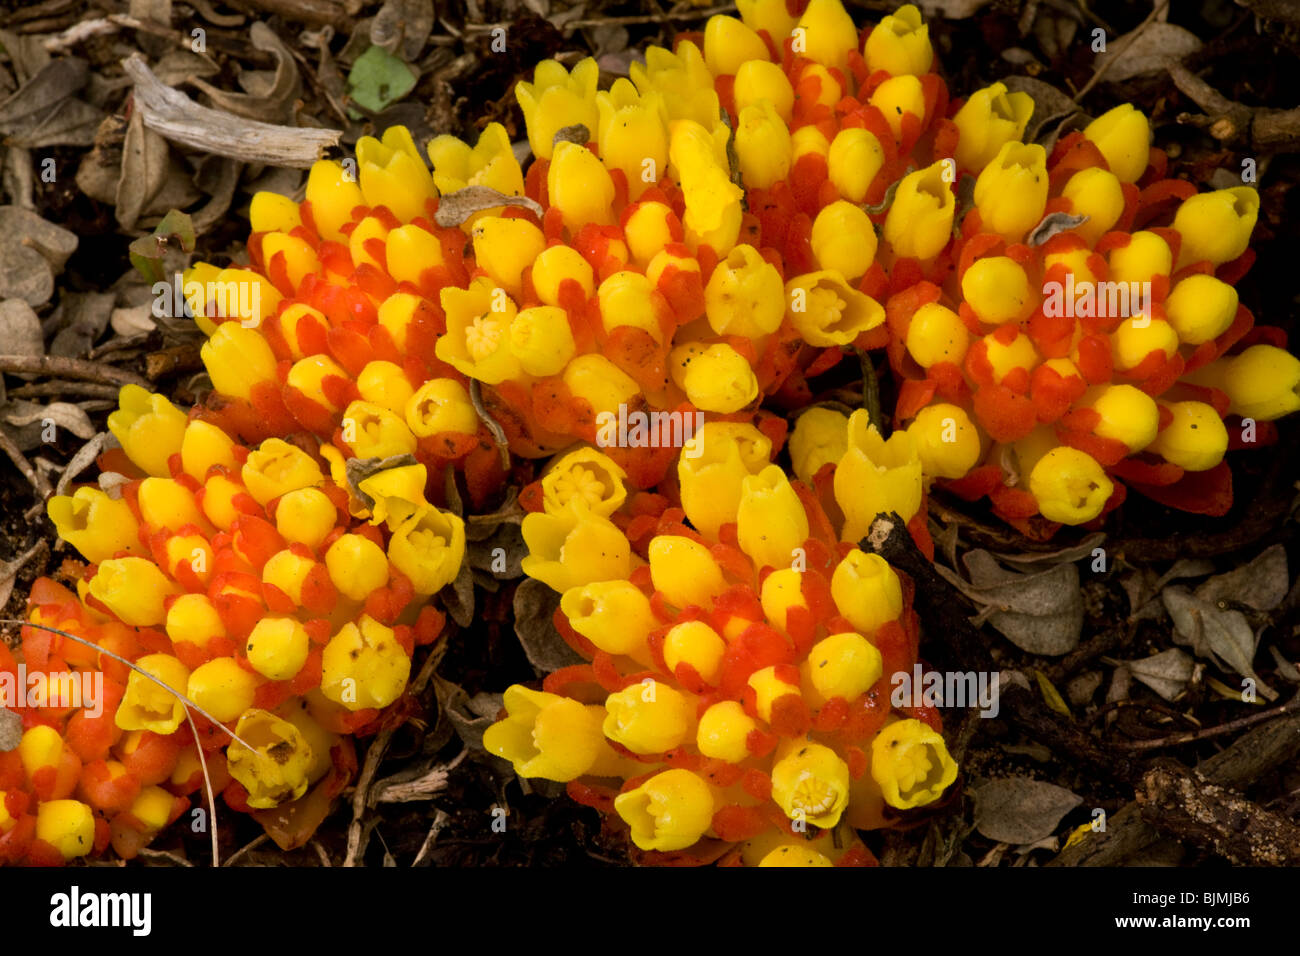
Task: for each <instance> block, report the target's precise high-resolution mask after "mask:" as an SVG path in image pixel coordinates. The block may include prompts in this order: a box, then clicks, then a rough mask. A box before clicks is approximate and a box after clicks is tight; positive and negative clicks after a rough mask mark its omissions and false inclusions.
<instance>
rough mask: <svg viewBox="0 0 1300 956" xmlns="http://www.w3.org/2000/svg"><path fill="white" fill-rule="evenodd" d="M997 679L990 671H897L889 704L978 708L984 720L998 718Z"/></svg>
mask: <svg viewBox="0 0 1300 956" xmlns="http://www.w3.org/2000/svg"><path fill="white" fill-rule="evenodd" d="M998 677H999V675H998V674H997V673H996V672H995V673H989V672H988V671H978V672H976V671H948V672H946V673H944V672H940V671H924V672H923V671H922V670H921V665H920V664H917V665H915V666H914V667H913V668H912V673H910V674H909V673H908V672H907V671H898V672H896V673H895V674H894V676H893V677H892V678H891V679H890V683H891V684H893V687H894V690H893V693H892V694H890V697H889V702H890V703H891V704H892V705H893V706H895V707H898V708H907V707H978V708H979V712H980V716H981V717H996V716H997V715H998V709H999V704H998Z"/></svg>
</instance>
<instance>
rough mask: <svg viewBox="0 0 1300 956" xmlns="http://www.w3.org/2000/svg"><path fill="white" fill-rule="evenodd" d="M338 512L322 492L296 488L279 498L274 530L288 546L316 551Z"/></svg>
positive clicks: (315, 489)
mask: <svg viewBox="0 0 1300 956" xmlns="http://www.w3.org/2000/svg"><path fill="white" fill-rule="evenodd" d="M337 518H338V509H337V508H335V507H334V502H332V501H330V500H329V498H328V497H326V495H325V492H323V491H321V490H319V489H317V488H299V489H298V490H297V491H291V492H289V493H288V494H286V495H284V496H283V497H281V498H280V501H279V502H278V503H277V504H276V506H275V530H276V531H278V532H280V537H282V538H284V540H285V541H288V542H291V543H292V542H298V543H301V544H305V545H307V547H309V548H318V547H320V545H321V542H323V541H324V540H325V536H326V535H327V534H329V533H330V531H332V530H333V529H334V524H335V521H336V520H337Z"/></svg>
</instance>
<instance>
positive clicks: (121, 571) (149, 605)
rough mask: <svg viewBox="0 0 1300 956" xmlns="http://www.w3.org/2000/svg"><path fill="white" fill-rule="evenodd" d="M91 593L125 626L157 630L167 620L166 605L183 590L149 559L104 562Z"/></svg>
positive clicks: (96, 573)
mask: <svg viewBox="0 0 1300 956" xmlns="http://www.w3.org/2000/svg"><path fill="white" fill-rule="evenodd" d="M88 590H89V592H90V594H91V596H93V597H94V598H95V599H96V600H98V601H100V602H101V603H103V605H104V606H105V607H107V608H108V609H109V610H110V611H112V612H113V614H115V615H116V616H117V618H118V620H120V621H121V622H122V623H123V624H130V625H132V626H133V627H153V626H154V625H156V624H161V623H162V622H163V621H164V620H166V618H167V612H166V611H164V610H163V601H164V600H165V599H166V598H168V597H169V596H171V595H173V594H175V593H177V592H178V591H179V590H180V589H179V588H178V587H177V586H176V585H175V584H173V583H172V582H171V581H169V580H167V578H166V577H165V576H164V575H163V573H162V572H161V571H159V570H158V565H156V564H154V563H153V562H152V561H149V560H147V559H145V558H135V557H126V558H113V559H112V560H109V561H101V562H100V564H99V567H98V569H97V570H96V572H95V576H94V577H93V578H91V579H90V584H89V586H88Z"/></svg>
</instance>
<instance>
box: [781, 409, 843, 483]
mask: <svg viewBox="0 0 1300 956" xmlns="http://www.w3.org/2000/svg"><path fill="white" fill-rule="evenodd" d="M848 425H849V418H848V416H847V415H844V414H842V413H840V412H837V411H835V410H834V409H830V408H817V407H812V408H809V409H807V410H806V411H804V412H803V413H802V414H801V415H800V416H799V417H798V418H796V419H795V422H794V431H793V432H792V433H791V435H790V463H791V464H792V465H793V466H794V473H795V474H796V475H797V476H798V478H799V480H800V481H802V482H803V483H804V484H805V485H808V486H809V487H811V486H812V484H813V477H814V476H815V475H816V474H817V472H819V471H821V469H822V466H823V465H825V464H827V463H828V462H829V463H832V464H834V463H837V462H838V461H839V460H840V459H841V458H843V457H844V453H845V452H846V451H848V448H849V439H848Z"/></svg>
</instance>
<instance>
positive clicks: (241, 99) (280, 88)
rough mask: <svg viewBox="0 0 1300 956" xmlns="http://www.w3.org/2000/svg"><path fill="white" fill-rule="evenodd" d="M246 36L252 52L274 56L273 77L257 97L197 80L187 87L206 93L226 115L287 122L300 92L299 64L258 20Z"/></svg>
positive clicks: (275, 36) (272, 32)
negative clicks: (250, 43)
mask: <svg viewBox="0 0 1300 956" xmlns="http://www.w3.org/2000/svg"><path fill="white" fill-rule="evenodd" d="M248 35H249V38H250V39H251V40H252V42H253V47H254V48H255V49H258V50H261V51H263V52H264V53H270V54H271V55H272V56H273V57H275V77H274V81H273V82H272V83H270V84H269V87H268V88H266V89H264V90H263V91H262V92H260V93H256V94H253V93H230V92H227V91H226V90H222V89H219V88H217V87H215V86H213V85H212V84H211V83H209V82H208V81H207V80H204V79H202V78H200V77H195V78H194V79H192V80H190V85H192V86H196V87H198V88H199V89H200V90H202V91H203V92H204V93H207V94H208V96H209V97H210V98H211V99H212V102H213V103H214V104H215V105H216V106H217V107H219V108H220V109H223V110H225V111H226V112H227V113H234V114H235V115H236V116H243V117H245V118H247V119H253V120H262V121H263V122H282V121H284V120H286V119H288V117H289V111H290V109H291V107H292V106H293V102H294V100H296V99H297V98H298V97H299V95H300V94H301V92H302V81H301V79H300V78H299V76H298V64H297V63H295V62H294V59H293V53H292V52H291V51H290V50H289V48H288V47H287V46H285V44H284V41H283V40H281V39H280V37H279V36H278V35H277V34H276V32H275V31H274V30H272V29H271V28H270V27H268V26H267V25H266V24H265V23H263V22H262V21H261V20H255V21H253V26H252V27H251V28H250V29H249V31H248Z"/></svg>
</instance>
